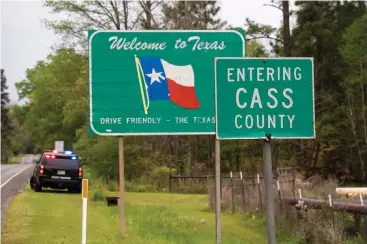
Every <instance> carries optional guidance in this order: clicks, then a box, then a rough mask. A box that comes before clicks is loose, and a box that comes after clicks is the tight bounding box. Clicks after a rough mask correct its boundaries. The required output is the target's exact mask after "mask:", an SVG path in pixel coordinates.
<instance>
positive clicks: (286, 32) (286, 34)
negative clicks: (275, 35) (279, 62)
mask: <svg viewBox="0 0 367 244" xmlns="http://www.w3.org/2000/svg"><path fill="white" fill-rule="evenodd" d="M282 10H283V42H284V44H283V50H284V55H285V56H286V57H289V56H291V53H290V50H291V49H290V44H291V32H290V26H289V17H290V14H289V2H288V1H282Z"/></svg>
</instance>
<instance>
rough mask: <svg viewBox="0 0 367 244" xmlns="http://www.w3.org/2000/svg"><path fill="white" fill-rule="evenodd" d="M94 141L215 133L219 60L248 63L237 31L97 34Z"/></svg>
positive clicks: (92, 41)
mask: <svg viewBox="0 0 367 244" xmlns="http://www.w3.org/2000/svg"><path fill="white" fill-rule="evenodd" d="M88 39H89V120H90V121H89V122H90V123H89V131H90V134H91V135H100V136H118V135H180V134H181V135H189V134H214V133H215V105H214V58H215V57H226V56H230V57H244V56H245V33H241V32H239V31H234V30H210V31H208V30H203V31H201V30H198V31H192V30H182V31H178V30H174V31H172V30H169V31H168V30H167V31H163V30H159V31H158V30H157V31H152V30H149V31H92V30H90V31H89V32H88Z"/></svg>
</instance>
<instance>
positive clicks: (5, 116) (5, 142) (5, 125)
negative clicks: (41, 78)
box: [1, 69, 12, 163]
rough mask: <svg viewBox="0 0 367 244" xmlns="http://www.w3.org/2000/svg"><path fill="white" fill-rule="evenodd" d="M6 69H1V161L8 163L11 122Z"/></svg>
mask: <svg viewBox="0 0 367 244" xmlns="http://www.w3.org/2000/svg"><path fill="white" fill-rule="evenodd" d="M7 89H8V86H7V84H6V76H5V71H4V69H1V155H2V156H1V161H2V163H8V149H9V148H10V136H11V129H12V128H11V122H10V119H9V102H10V99H9V93H8V92H7Z"/></svg>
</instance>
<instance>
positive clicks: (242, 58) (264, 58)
mask: <svg viewBox="0 0 367 244" xmlns="http://www.w3.org/2000/svg"><path fill="white" fill-rule="evenodd" d="M224 59H231V60H251V59H253V60H259V59H262V60H276V59H287V60H300V59H303V60H311V63H312V102H313V106H312V114H313V135H312V136H310V137H304V136H300V137H295V136H292V137H276V136H275V137H273V135H271V138H272V139H279V140H285V139H287V140H291V139H315V138H316V125H315V86H314V85H315V82H314V79H315V78H314V75H315V74H314V58H313V57H216V58H215V59H214V94H215V102H214V103H215V139H216V140H254V139H266V137H265V135H264V136H261V137H219V135H218V106H217V105H218V103H217V60H224Z"/></svg>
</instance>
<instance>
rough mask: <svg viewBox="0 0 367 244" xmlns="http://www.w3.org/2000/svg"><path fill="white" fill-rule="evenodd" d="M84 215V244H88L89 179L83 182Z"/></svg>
mask: <svg viewBox="0 0 367 244" xmlns="http://www.w3.org/2000/svg"><path fill="white" fill-rule="evenodd" d="M82 198H83V215H82V244H86V243H87V200H88V179H83V181H82Z"/></svg>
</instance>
